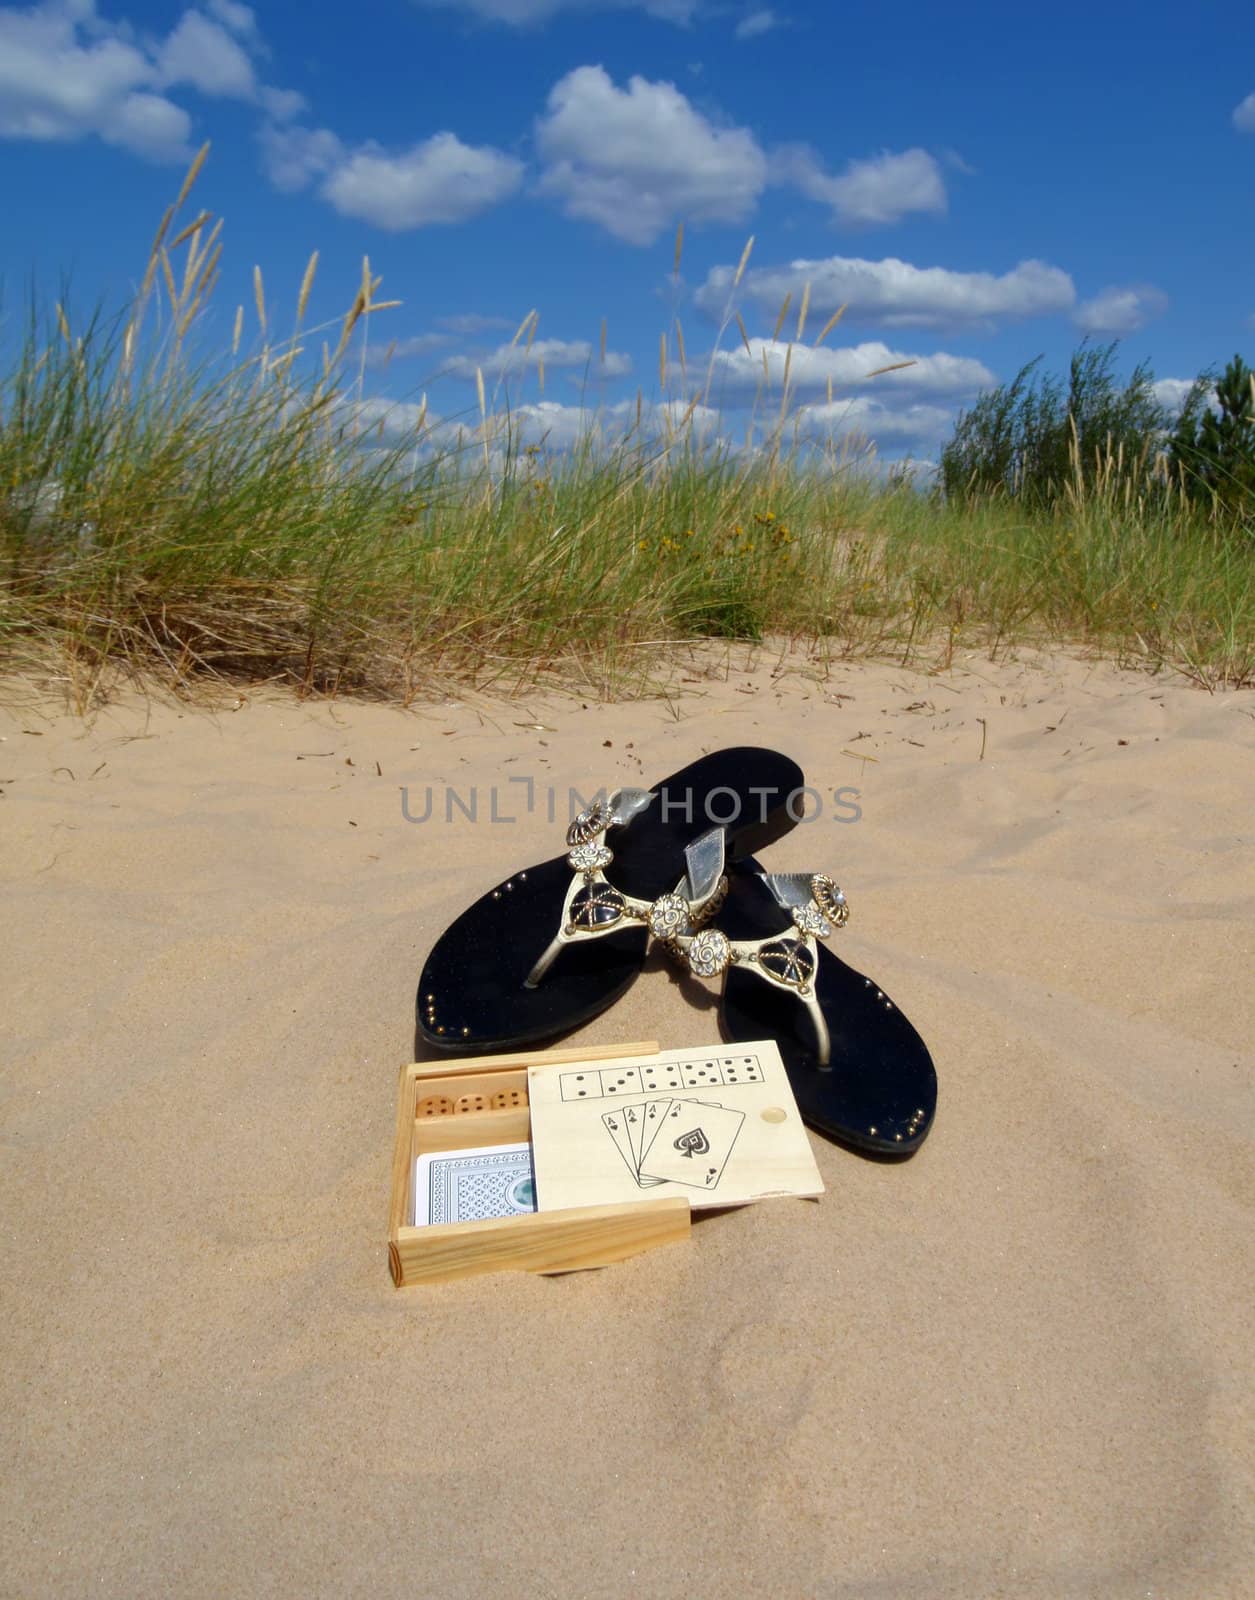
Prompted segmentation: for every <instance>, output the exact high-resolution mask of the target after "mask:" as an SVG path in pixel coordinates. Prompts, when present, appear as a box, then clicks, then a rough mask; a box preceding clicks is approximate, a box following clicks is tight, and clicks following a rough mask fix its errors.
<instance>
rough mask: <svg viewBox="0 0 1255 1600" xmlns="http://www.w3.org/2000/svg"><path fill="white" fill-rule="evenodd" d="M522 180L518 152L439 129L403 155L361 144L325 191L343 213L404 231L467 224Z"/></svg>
mask: <svg viewBox="0 0 1255 1600" xmlns="http://www.w3.org/2000/svg"><path fill="white" fill-rule="evenodd" d="M333 137H334V135H333ZM522 181H523V163H522V162H521V161H516V160H515V159H514V157H513V156H507V155H505V154H503V153H502V152H501V151H500V150H494V149H492V148H491V147H490V146H486V145H481V146H473V145H467V144H463V143H462V141H461V140H460V139H459V138H458V137H457V135H456V134H452V133H437V134H433V135H432V137H431V138H430V139H424V140H423V142H422V143H421V144H416V145H414V146H413V147H412V148H411V149H409V150H405V151H402V152H401V153H400V154H399V155H389V154H388V153H387V152H386V151H385V150H383V149H382V148H381V147H380V146H379V145H376V144H373V143H372V144H366V145H362V146H361V147H360V148H359V149H357V150H355V151H354V152H353V153H352V154H350V155H348V156H347V157H345V159H344V160H342V161H341V162H340V163H339V164H338V165H336V166H335V167H334V168H333V169H332V171H331V173H330V175H329V176H328V177H327V179H326V181H325V182H324V183H323V185H322V190H321V193H322V195H323V197H324V198H325V199H326V200H329V201H330V203H331V204H332V205H333V206H334V207H335V209H336V210H337V211H339V212H341V213H342V215H344V216H347V217H360V218H361V219H362V220H363V221H365V222H373V223H374V224H375V226H376V227H378V228H386V229H388V230H389V231H390V232H397V233H399V232H403V231H405V230H406V229H409V228H421V227H427V226H429V225H431V224H433V223H451V222H465V221H466V220H467V219H468V218H469V217H473V216H475V215H476V214H477V213H478V212H480V211H485V210H487V209H488V207H489V206H493V205H496V204H497V203H498V201H500V200H504V199H505V198H506V197H507V196H508V195H510V194H513V193H514V191H515V190H516V189H517V188H518V187H519V185H520V184H521V183H522Z"/></svg>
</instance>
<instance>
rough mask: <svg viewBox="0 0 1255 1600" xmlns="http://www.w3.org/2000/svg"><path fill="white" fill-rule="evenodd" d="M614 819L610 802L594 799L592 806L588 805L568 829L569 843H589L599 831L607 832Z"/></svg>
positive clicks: (573, 844)
mask: <svg viewBox="0 0 1255 1600" xmlns="http://www.w3.org/2000/svg"><path fill="white" fill-rule="evenodd" d="M612 820H613V818H612V815H611V811H610V806H609V804H608V802H607V801H605V800H594V801H593V803H592V805H591V806H586V807H585V808H584V810H583V811H581V812H580V813H579V814H578V816H576V818H575V820H574V821H573V822H572V823H571V826H570V827H569V828H568V829H567V831H566V842H567V844H569V845H571V846H572V847H574V846H575V845H578V844H587V843H588V842H589V841H590V840H591V839H595V838H596V837H597V835H598V834H599V833H605V831H606V829H607V828H608V827H609V826H610V823H611V821H612Z"/></svg>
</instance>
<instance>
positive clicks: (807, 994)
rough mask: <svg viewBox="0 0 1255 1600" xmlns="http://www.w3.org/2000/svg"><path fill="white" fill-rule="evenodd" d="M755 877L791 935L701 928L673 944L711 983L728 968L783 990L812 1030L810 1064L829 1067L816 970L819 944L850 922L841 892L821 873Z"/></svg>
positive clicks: (828, 1044) (697, 973) (695, 971)
mask: <svg viewBox="0 0 1255 1600" xmlns="http://www.w3.org/2000/svg"><path fill="white" fill-rule="evenodd" d="M758 876H759V878H760V879H761V881H762V882H763V883H764V884H765V885H766V887H767V888H768V889H769V890H770V891H771V894H772V895H773V897H774V898H775V899H776V901H777V902H778V903H779V904H780V905H782V906H784V907H785V909H786V910H787V911H789V913H790V914H791V916H792V918H793V926H794V929H795V932H794V933H793V934H790V933H789V932H788V931H787V930H786V931H783V932H780V933H772V934H768V935H767V937H766V938H765V939H729V938H728V936H727V934H726V933H724V932H723V930H722V929H721V928H703V929H701V930H700V931H699V932H697V933H694V934H691V935H688V936H686V937H682V938H678V939H676V940H674V941H673V944H674V947H675V949H676V951H677V952H678V954H679V955H680V956H681V957H682V958H683V959H684V960H685V961H686V962H687V964H688V967H689V970H690V972H692V973H693V974H694V975H695V976H696V977H699V978H716V977H718V976H719V974H720V973H721V972H723V971H724V970H725V969H726V968H728V967H730V966H738V967H741V968H742V969H743V970H744V971H746V972H753V973H756V974H757V975H758V976H759V977H760V978H762V979H764V980H765V981H766V982H767V983H770V984H771V985H772V986H773V987H774V988H777V989H784V990H787V991H788V992H789V993H791V994H793V995H796V997H797V998H798V999H799V1000H800V1001H801V1002H802V1004H803V1005H804V1006H805V1007H806V1010H807V1013H808V1015H809V1016H810V1019H811V1023H812V1026H813V1027H814V1029H815V1040H816V1051H815V1060H816V1063H817V1064H818V1065H819V1066H820V1067H826V1066H827V1065H828V1061H829V1057H830V1055H831V1052H832V1042H831V1039H830V1038H829V1035H828V1024H827V1022H826V1021H825V1020H824V1014H823V1011H822V1009H821V1007H820V1004H819V1000H818V998H817V996H816V994H815V977H816V974H817V973H818V971H819V947H818V944H817V943H816V941H817V940H819V939H827V938H830V937H831V935H832V934H833V933H834V932H835V931H836V929H837V928H843V927H844V926H845V924H846V923H847V922H848V921H849V918H850V908H849V906H848V905H847V904H846V899H845V896H844V894H842V892H841V890H840V889H839V888H838V887H837V885H836V884H835V883H834V882H833V880H832V879H831V878H830V877H828V875H827V874H826V873H819V872H817V873H814V874H811V875H807V874H803V873H766V872H764V873H760V874H759V875H758Z"/></svg>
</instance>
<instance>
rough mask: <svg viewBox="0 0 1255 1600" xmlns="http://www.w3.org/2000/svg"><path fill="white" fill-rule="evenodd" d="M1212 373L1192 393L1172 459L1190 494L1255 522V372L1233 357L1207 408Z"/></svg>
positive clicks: (1177, 431)
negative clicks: (1213, 401) (1211, 404)
mask: <svg viewBox="0 0 1255 1600" xmlns="http://www.w3.org/2000/svg"><path fill="white" fill-rule="evenodd" d="M1210 383H1211V375H1210V374H1207V373H1204V374H1203V376H1202V377H1200V378H1199V379H1198V380H1197V382H1196V383H1195V384H1194V387H1193V388H1192V389H1191V390H1190V393H1189V396H1188V397H1187V399H1186V402H1185V406H1184V407H1183V409H1182V411H1181V415H1180V417H1179V418H1178V420H1177V425H1176V429H1175V431H1174V433H1173V436H1172V443H1171V447H1170V452H1169V453H1170V456H1171V459H1172V461H1173V463H1174V465H1175V466H1176V467H1177V469H1178V471H1179V473H1180V475H1181V481H1182V482H1183V483H1184V485H1185V486H1186V489H1187V491H1188V492H1189V493H1190V494H1191V495H1192V496H1194V497H1195V498H1197V499H1200V500H1207V501H1209V502H1211V504H1213V505H1214V506H1216V507H1217V508H1218V509H1220V510H1222V511H1225V512H1227V513H1229V514H1230V515H1236V516H1239V517H1241V518H1242V519H1243V520H1244V521H1247V520H1255V374H1253V373H1252V372H1251V369H1250V368H1249V367H1248V366H1247V364H1246V362H1245V361H1243V359H1242V357H1241V356H1234V358H1233V360H1232V361H1231V362H1230V363H1229V365H1228V366H1227V367H1226V368H1225V370H1224V376H1223V377H1221V378H1220V379H1219V380H1218V381H1217V383H1216V390H1215V393H1216V399H1215V404H1214V406H1209V405H1207V404H1206V401H1207V398H1208V388H1209V386H1210Z"/></svg>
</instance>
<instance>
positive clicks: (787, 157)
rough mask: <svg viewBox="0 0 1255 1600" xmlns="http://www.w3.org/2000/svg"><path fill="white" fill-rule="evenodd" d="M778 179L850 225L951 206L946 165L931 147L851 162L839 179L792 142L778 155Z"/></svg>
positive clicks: (892, 219) (774, 162)
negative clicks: (943, 169)
mask: <svg viewBox="0 0 1255 1600" xmlns="http://www.w3.org/2000/svg"><path fill="white" fill-rule="evenodd" d="M772 177H773V179H774V180H775V181H776V182H777V183H787V184H791V185H792V186H793V187H794V188H797V189H800V190H801V191H802V193H803V194H804V195H807V196H808V197H809V198H810V199H812V200H818V201H820V202H821V204H823V205H827V206H831V207H832V210H833V214H834V215H835V217H836V219H837V221H838V222H842V223H845V224H847V225H871V224H881V223H889V222H897V221H898V220H899V219H900V218H901V217H904V216H907V215H908V214H909V213H911V212H913V211H923V212H931V213H933V214H934V215H935V214H938V213H941V212H944V211H945V209H946V186H945V182H944V181H943V179H942V176H941V168H940V167H939V166H938V165H937V163H936V161H935V160H934V159H933V158H932V156H930V155H929V153H928V151H927V150H919V149H914V150H903V151H900V152H899V153H898V154H896V155H895V154H894V153H893V152H892V151H889V150H885V151H882V153H881V154H880V155H878V156H871V157H869V158H868V159H867V160H865V161H850V162H848V163H847V164H846V168H845V171H844V172H843V173H842V174H841V175H840V176H839V177H835V178H834V177H831V176H829V174H828V173H826V172H825V171H824V169H823V167H822V165H821V164H820V162H819V159H818V157H817V156H816V155H815V154H814V152H813V151H812V150H810V149H808V148H807V147H806V146H805V145H786V146H784V147H783V148H782V149H781V150H779V151H777V152H776V153H775V154H774V156H773V158H772Z"/></svg>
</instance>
